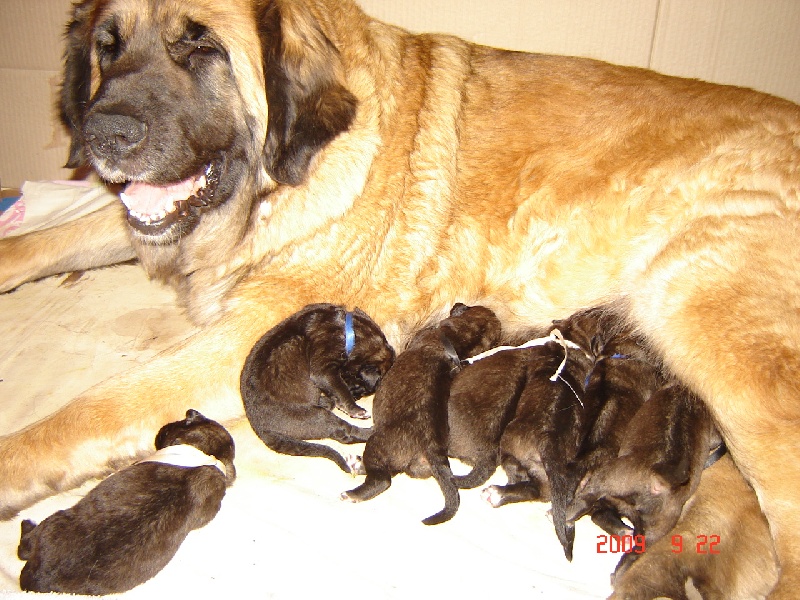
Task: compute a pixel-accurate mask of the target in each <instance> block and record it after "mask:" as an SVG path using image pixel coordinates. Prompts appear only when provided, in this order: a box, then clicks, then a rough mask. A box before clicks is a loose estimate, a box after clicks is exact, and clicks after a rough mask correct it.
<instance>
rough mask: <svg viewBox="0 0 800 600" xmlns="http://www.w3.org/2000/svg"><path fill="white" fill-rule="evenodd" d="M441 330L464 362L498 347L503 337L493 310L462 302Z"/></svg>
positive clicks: (452, 309)
mask: <svg viewBox="0 0 800 600" xmlns="http://www.w3.org/2000/svg"><path fill="white" fill-rule="evenodd" d="M439 328H440V329H441V330H442V332H443V333H444V334H445V335H446V336H447V339H448V340H449V341H450V342H451V343H452V345H453V347H454V349H455V351H456V352H457V353H458V356H459V358H461V359H462V360H463V359H465V358H467V357H469V356H474V355H476V354H479V353H480V352H484V351H485V350H488V349H489V348H492V347H494V346H496V345H497V344H498V342H499V341H500V337H501V335H502V328H501V325H500V319H498V318H497V315H495V314H494V312H493V311H492V310H490V309H488V308H486V307H485V306H467V305H466V304H462V303H461V302H458V303H456V304H454V305H453V307H452V308H451V309H450V316H449V317H448V318H446V319H444V320H443V321H442V322H441V323H439Z"/></svg>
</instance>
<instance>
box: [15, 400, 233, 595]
mask: <svg viewBox="0 0 800 600" xmlns="http://www.w3.org/2000/svg"><path fill="white" fill-rule="evenodd" d="M155 446H156V449H157V450H158V451H159V452H157V453H156V454H154V455H153V456H151V457H150V458H148V459H145V461H141V462H138V463H136V464H134V465H132V466H130V467H128V468H126V469H124V470H122V471H120V472H118V473H116V474H115V475H111V476H110V477H108V478H107V479H105V480H104V481H102V482H101V483H100V484H98V485H97V487H95V488H94V489H92V490H91V491H90V492H89V493H88V494H87V495H86V497H85V498H83V499H81V500H80V501H79V502H78V503H77V504H76V505H75V506H73V507H72V508H69V509H67V510H61V511H58V512H57V513H55V514H53V515H51V516H49V517H48V518H46V519H45V520H44V521H42V522H41V523H40V524H39V525H35V524H34V523H33V522H32V521H29V520H26V521H23V522H22V536H21V538H20V543H19V548H18V550H17V554H18V555H19V558H20V559H22V560H25V561H27V562H26V564H25V566H24V567H23V568H22V573H21V574H20V578H19V584H20V587H21V588H22V589H23V590H26V591H34V592H63V593H71V594H91V595H104V594H113V593H117V592H124V591H126V590H130V589H131V588H133V587H135V586H137V585H139V584H141V583H144V582H145V581H147V580H148V579H150V578H151V577H153V576H154V575H156V574H157V573H158V572H159V571H160V570H161V569H163V568H164V566H166V564H167V563H168V562H169V561H170V560H171V559H172V557H173V556H174V555H175V552H177V550H178V548H179V547H180V545H181V543H182V542H183V540H184V539H185V538H186V536H187V535H188V533H189V532H190V531H192V530H193V529H198V528H200V527H202V526H203V525H205V524H206V523H208V522H209V521H211V519H213V518H214V516H215V515H216V514H217V512H218V511H219V509H220V503H221V502H222V498H223V496H224V495H225V488H226V487H227V486H228V485H230V484H231V483H233V480H234V479H235V477H236V471H235V469H234V466H233V458H234V444H233V438H231V436H230V434H229V433H228V432H227V431H226V430H225V429H224V428H223V427H222V426H221V425H220V424H219V423H217V422H215V421H211V420H209V419H207V418H205V417H204V416H203V415H201V414H200V413H199V412H197V411H195V410H189V411H188V412H187V413H186V418H185V419H184V420H182V421H177V422H174V423H170V424H168V425H165V426H164V427H162V428H161V430H160V431H159V433H158V435H157V436H156V440H155Z"/></svg>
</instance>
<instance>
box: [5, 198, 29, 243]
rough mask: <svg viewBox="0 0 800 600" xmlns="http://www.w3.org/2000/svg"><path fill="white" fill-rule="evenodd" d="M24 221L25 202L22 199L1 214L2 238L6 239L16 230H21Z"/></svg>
mask: <svg viewBox="0 0 800 600" xmlns="http://www.w3.org/2000/svg"><path fill="white" fill-rule="evenodd" d="M24 220H25V200H24V199H22V198H20V199H19V200H17V201H16V202H14V204H12V205H11V206H9V207H8V208H7V209H6V210H5V211H4V212H2V213H0V238H3V237H6V236H7V235H10V234H11V233H12V232H13V231H14V230H16V229H19V227H20V225H22V221H24Z"/></svg>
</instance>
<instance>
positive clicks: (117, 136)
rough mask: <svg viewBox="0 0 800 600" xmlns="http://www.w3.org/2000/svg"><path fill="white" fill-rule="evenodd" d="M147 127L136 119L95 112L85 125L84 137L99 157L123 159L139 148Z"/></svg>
mask: <svg viewBox="0 0 800 600" xmlns="http://www.w3.org/2000/svg"><path fill="white" fill-rule="evenodd" d="M146 135H147V126H146V125H145V124H144V123H143V122H141V121H139V120H138V119H136V118H134V117H130V116H127V115H121V114H113V113H103V112H95V113H92V114H91V115H89V117H88V118H87V119H86V123H85V124H84V136H85V138H86V141H87V142H88V143H89V145H90V146H91V147H92V151H93V152H94V153H95V154H96V155H97V156H104V157H109V158H110V157H123V156H125V155H127V154H129V153H130V152H131V151H133V150H134V149H135V148H136V147H138V146H139V145H140V144H141V143H142V142H143V141H144V138H145V136H146Z"/></svg>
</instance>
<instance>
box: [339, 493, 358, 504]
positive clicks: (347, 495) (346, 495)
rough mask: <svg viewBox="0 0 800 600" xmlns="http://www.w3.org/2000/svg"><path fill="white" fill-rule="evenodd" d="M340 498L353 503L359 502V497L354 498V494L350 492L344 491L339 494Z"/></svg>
mask: <svg viewBox="0 0 800 600" xmlns="http://www.w3.org/2000/svg"><path fill="white" fill-rule="evenodd" d="M339 500H341V501H342V502H350V503H352V504H355V503H356V502H358V498H354V497H353V496H351V495H350V492H342V493H341V494H340V495H339Z"/></svg>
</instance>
